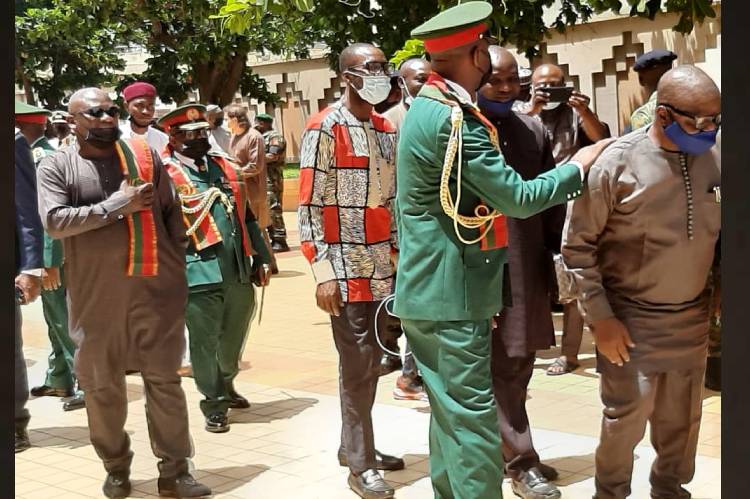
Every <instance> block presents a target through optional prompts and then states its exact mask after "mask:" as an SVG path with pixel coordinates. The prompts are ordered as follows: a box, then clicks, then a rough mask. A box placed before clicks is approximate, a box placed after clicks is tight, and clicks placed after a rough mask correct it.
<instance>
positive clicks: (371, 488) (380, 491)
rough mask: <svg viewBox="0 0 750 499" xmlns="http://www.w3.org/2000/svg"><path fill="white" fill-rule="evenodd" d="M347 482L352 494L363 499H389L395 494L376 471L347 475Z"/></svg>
mask: <svg viewBox="0 0 750 499" xmlns="http://www.w3.org/2000/svg"><path fill="white" fill-rule="evenodd" d="M347 481H348V482H349V487H351V489H352V490H353V491H354V493H355V494H357V495H358V496H359V497H364V498H365V499H389V498H391V497H393V494H394V493H395V491H394V490H393V487H391V486H390V485H388V484H387V483H386V482H385V480H383V477H382V476H380V473H378V472H377V470H365V471H363V472H362V474H361V475H355V474H354V473H349V479H348V480H347Z"/></svg>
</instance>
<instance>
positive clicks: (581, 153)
mask: <svg viewBox="0 0 750 499" xmlns="http://www.w3.org/2000/svg"><path fill="white" fill-rule="evenodd" d="M614 141H615V139H614V138H610V139H602V140H600V141H599V142H597V143H596V144H591V145H590V146H586V147H582V148H580V149H579V150H578V152H577V153H575V155H573V157H572V158H570V160H571V161H578V162H579V163H581V166H583V171H584V172H588V171H589V169H590V168H591V165H593V164H594V161H596V158H598V157H599V155H600V154H601V153H602V152H604V149H606V148H607V146H609V145H610V144H611V143H612V142H614Z"/></svg>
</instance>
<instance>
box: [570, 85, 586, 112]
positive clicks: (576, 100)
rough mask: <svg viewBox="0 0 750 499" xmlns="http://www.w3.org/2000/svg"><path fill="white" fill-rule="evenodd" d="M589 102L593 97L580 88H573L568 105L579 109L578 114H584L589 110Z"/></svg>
mask: <svg viewBox="0 0 750 499" xmlns="http://www.w3.org/2000/svg"><path fill="white" fill-rule="evenodd" d="M589 102H591V98H590V97H588V96H586V95H583V94H582V93H581V92H579V91H578V90H573V93H572V94H571V95H570V99H568V105H569V106H570V107H572V108H573V109H575V110H576V111H578V114H583V113H585V112H586V111H588V110H589Z"/></svg>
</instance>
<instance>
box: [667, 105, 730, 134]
mask: <svg viewBox="0 0 750 499" xmlns="http://www.w3.org/2000/svg"><path fill="white" fill-rule="evenodd" d="M656 105H657V106H664V107H666V108H667V109H669V110H671V111H673V112H675V113H677V114H679V115H680V116H684V117H686V118H690V119H691V120H693V121H694V122H695V128H697V129H698V130H703V129H704V128H706V127H707V126H708V125H711V124H713V125H715V126H716V128H719V127H720V126H721V113H719V114H717V115H715V116H696V115H694V114H692V113H688V112H687V111H682V110H681V109H677V108H676V107H674V106H673V105H671V104H667V103H666V102H660V103H657V104H656Z"/></svg>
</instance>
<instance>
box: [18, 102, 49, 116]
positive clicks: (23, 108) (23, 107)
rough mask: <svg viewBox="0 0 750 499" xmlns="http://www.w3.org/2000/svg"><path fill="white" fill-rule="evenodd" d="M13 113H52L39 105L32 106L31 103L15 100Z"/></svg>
mask: <svg viewBox="0 0 750 499" xmlns="http://www.w3.org/2000/svg"><path fill="white" fill-rule="evenodd" d="M15 114H44V115H47V116H49V115H51V114H52V113H51V112H50V111H47V110H46V109H43V108H41V107H36V106H32V105H31V104H26V103H25V102H21V101H20V100H17V101H16V112H15Z"/></svg>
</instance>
